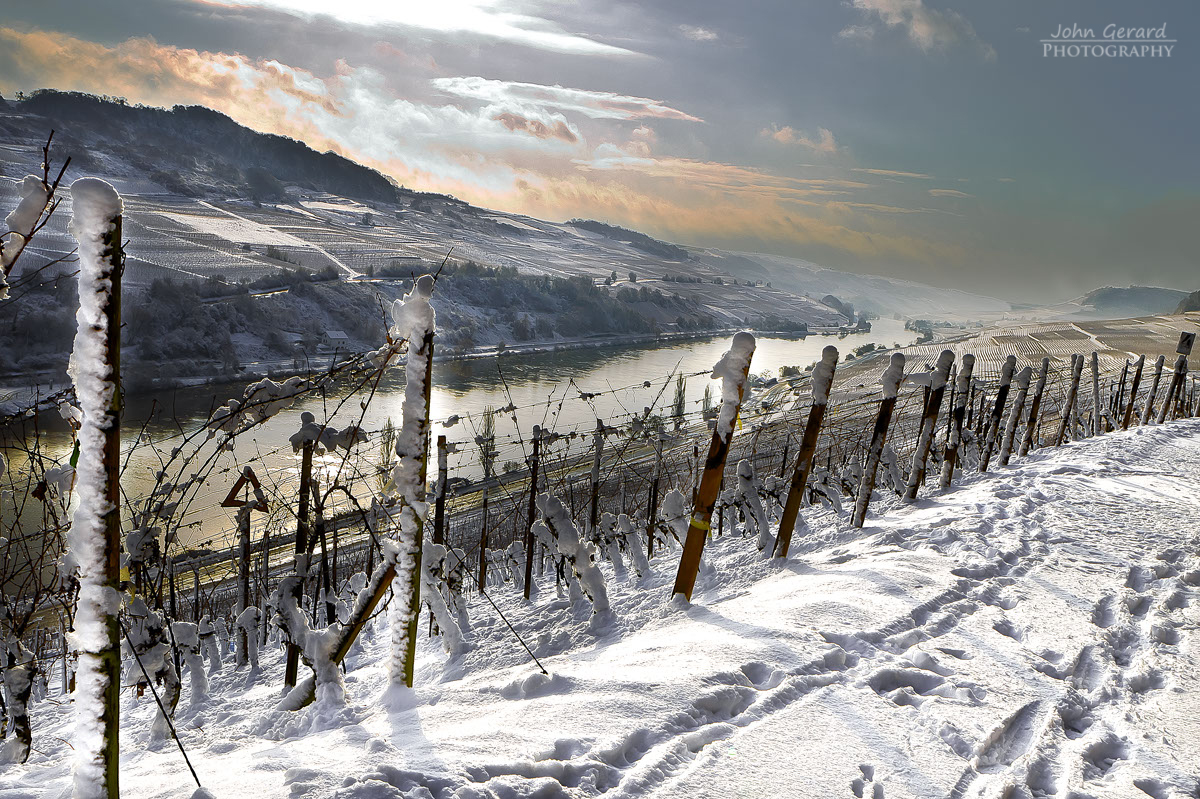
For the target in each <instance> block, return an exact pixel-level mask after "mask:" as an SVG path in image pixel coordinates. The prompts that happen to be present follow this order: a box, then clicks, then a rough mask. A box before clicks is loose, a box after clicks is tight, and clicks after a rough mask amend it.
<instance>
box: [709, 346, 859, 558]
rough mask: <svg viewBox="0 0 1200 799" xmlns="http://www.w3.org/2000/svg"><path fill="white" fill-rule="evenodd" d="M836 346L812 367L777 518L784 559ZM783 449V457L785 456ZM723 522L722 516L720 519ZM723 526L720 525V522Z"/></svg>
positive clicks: (826, 399)
mask: <svg viewBox="0 0 1200 799" xmlns="http://www.w3.org/2000/svg"><path fill="white" fill-rule="evenodd" d="M837 361H838V351H837V347H833V346H830V347H826V348H825V350H824V351H823V352H822V353H821V363H820V364H818V365H817V366H816V367H814V369H813V383H812V393H813V398H812V407H811V408H809V410H808V422H807V423H806V424H805V425H804V437H803V438H801V439H800V454H799V456H798V457H797V458H796V468H795V469H794V470H793V472H792V482H791V484H790V485H789V486H788V492H787V499H786V500H784V503H783V516H782V517H781V518H780V520H779V535H778V537H777V538H776V539H775V555H776V556H778V557H780V558H786V557H787V555H788V547H790V546H791V545H792V533H793V532H794V531H795V528H796V517H797V516H799V515H800V503H801V500H803V498H804V491H805V488H807V486H808V476H809V475H810V474H811V473H812V464H813V456H814V455H815V454H816V452H817V438H818V437H819V436H820V435H821V423H822V421H824V419H825V410H826V408H828V407H829V388H830V385H831V384H832V383H833V376H834V372H835V370H836V369H837ZM825 368H827V369H828V374H827V375H824V374H823V375H821V376H820V377H821V380H822V383H821V385H818V384H817V383H816V380H817V378H818V375H817V374H816V370H817V369H825ZM786 453H787V448H786V446H785V448H784V457H785V458H786V457H787V454H786ZM721 521H722V522H723V521H724V519H721ZM722 526H723V525H722Z"/></svg>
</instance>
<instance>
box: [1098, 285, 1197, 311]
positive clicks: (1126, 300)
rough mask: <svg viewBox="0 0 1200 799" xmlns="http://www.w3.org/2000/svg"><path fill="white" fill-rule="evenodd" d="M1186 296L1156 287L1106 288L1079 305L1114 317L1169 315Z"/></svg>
mask: <svg viewBox="0 0 1200 799" xmlns="http://www.w3.org/2000/svg"><path fill="white" fill-rule="evenodd" d="M1186 296H1188V295H1187V292H1186V291H1179V290H1178V289H1164V288H1158V287H1155V286H1129V287H1128V288H1118V287H1115V286H1105V287H1104V288H1099V289H1096V290H1095V291H1092V292H1089V293H1087V294H1085V295H1084V296H1083V297H1081V298H1080V299H1079V304H1080V305H1087V306H1090V307H1092V308H1095V309H1096V310H1097V311H1100V312H1102V313H1108V314H1113V315H1114V316H1145V315H1148V314H1160V313H1169V312H1170V311H1171V309H1172V308H1174V307H1175V306H1176V305H1178V304H1179V303H1180V301H1182V300H1183V299H1184V298H1185V297H1186Z"/></svg>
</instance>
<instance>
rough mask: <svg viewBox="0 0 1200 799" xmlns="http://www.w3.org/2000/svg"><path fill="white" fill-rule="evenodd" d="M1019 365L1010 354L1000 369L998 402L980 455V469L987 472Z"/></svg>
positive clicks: (997, 392) (997, 390)
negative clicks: (1005, 404) (1015, 370)
mask: <svg viewBox="0 0 1200 799" xmlns="http://www.w3.org/2000/svg"><path fill="white" fill-rule="evenodd" d="M1016 366H1017V357H1016V356H1015V355H1010V356H1008V357H1007V358H1005V360H1004V366H1003V368H1001V369H1000V386H999V387H998V388H997V389H996V402H995V404H993V405H992V415H991V416H990V417H988V422H987V437H986V438H985V439H984V442H983V452H982V453H981V454H980V456H979V471H981V472H986V471H987V470H988V463H989V462H990V461H991V459H992V448H993V447H994V446H995V445H996V438H997V437H998V436H999V435H1000V422H1001V420H1002V419H1003V418H1004V403H1005V402H1007V401H1008V390H1009V388H1010V387H1011V385H1012V378H1013V370H1014V369H1015V368H1016Z"/></svg>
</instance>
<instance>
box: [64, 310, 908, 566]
mask: <svg viewBox="0 0 1200 799" xmlns="http://www.w3.org/2000/svg"><path fill="white" fill-rule="evenodd" d="M915 336H916V334H915V333H913V332H911V331H907V330H905V329H904V325H903V323H902V322H900V321H896V320H891V319H880V320H876V321H874V322H873V330H872V331H871V332H870V333H854V334H849V335H844V336H840V337H839V336H821V335H812V336H809V337H807V338H805V339H793V338H776V337H771V336H762V337H760V338H759V339H758V345H757V349H756V351H755V354H754V358H753V361H752V363H751V371H752V372H753V373H755V374H765V375H768V376H777V375H778V373H779V368H780V367H782V366H797V367H800V368H802V369H803V368H804V367H805V366H808V365H810V364H812V363H813V362H815V361H816V360H817V359H818V358H819V357H820V355H821V350H822V349H823V348H824V347H825V346H826V345H829V344H834V345H835V346H837V347H838V349H839V351H840V352H841V353H842V355H843V358H844V357H845V353H848V352H850V351H851V350H853V349H854V348H856V347H859V346H862V345H864V344H867V343H872V342H873V343H877V344H881V345H886V346H889V347H890V346H892V345H893V344H900V345H908V344H910V343H912V342H913V341H914V339H915ZM729 340H730V337H729V336H721V337H713V338H704V339H694V340H687V341H673V342H669V343H664V344H659V345H654V344H649V345H647V344H642V345H622V346H605V347H597V348H594V349H576V350H568V351H560V352H540V353H513V354H506V355H501V356H499V357H496V358H483V359H475V360H459V361H453V360H448V361H440V362H437V363H435V364H434V368H433V391H432V401H431V418H432V420H433V430H432V434H433V436H434V438H435V439H436V437H437V436H438V435H446V436H447V438H448V440H449V441H450V442H452V443H455V444H457V445H458V451H457V452H455V453H453V454H452V455H451V456H450V470H451V472H450V473H451V475H456V476H461V477H466V478H469V479H474V478H477V477H479V476H480V474H481V468H480V465H479V451H478V447H477V446H476V444H475V436H476V435H477V434H478V433H479V428H480V425H481V423H482V417H483V414H484V410H485V408H487V407H489V406H491V407H493V408H503V407H505V406H509V405H510V404H511V405H514V406H516V410H515V412H509V413H503V414H496V416H495V428H496V429H495V435H496V446H497V457H496V466H497V468H498V469H502V468H503V466H504V464H505V463H506V462H510V461H515V462H518V463H521V462H523V461H524V458H525V451H526V448H527V445H523V444H522V439H523V440H525V441H528V439H529V438H530V434H531V431H532V426H533V425H535V424H540V425H543V426H544V427H546V428H549V429H552V430H554V431H556V432H558V433H563V434H567V433H570V432H572V431H576V432H578V433H580V434H584V435H587V434H589V433H590V432H591V431H592V430H593V429H594V427H595V425H596V419H597V418H600V419H603V420H605V422H606V424H610V425H620V424H622V423H626V424H627V423H628V421H629V419H630V417H631V415H637V414H641V413H642V412H643V410H644V409H645V408H646V407H647V406H651V405H653V406H654V411H653V412H654V413H657V414H660V415H662V416H668V415H669V414H670V408H671V403H672V400H673V398H674V393H675V383H674V378H672V377H671V376H672V375H678V374H683V375H685V376H687V377H686V391H685V393H686V410H687V412H689V413H694V412H697V411H698V410H699V408H700V405H701V403H702V400H703V397H704V392H705V387H706V386H708V385H712V386H713V389H712V390H713V395H714V396H715V397H719V395H720V387H719V386H718V385H716V384H715V383H714V381H712V380H711V379H710V378H709V375H708V373H709V370H711V368H712V366H713V364H714V363H716V361H717V360H718V359H719V358H720V357H721V354H722V353H723V352H724V351H725V350H726V349H727V348H728V346H729ZM647 381H648V382H649V383H650V386H649V387H648V388H647V387H646V385H645V384H646V382H647ZM403 386H404V380H403V370H402V369H394V370H391V373H390V374H388V375H387V376H385V378H384V380H383V381H382V382H381V384H380V387H379V391H378V393H377V394H376V396H375V397H374V399H373V401H372V402H371V403H370V405H369V406H368V408H367V411H366V414H365V417H364V419H363V428H364V429H365V430H367V431H371V432H376V431H379V430H380V429H381V428H383V426H384V425H385V424H386V422H387V420H388V419H389V418H390V419H391V420H392V421H393V422H394V423H395V424H399V421H400V416H401V407H402V403H403ZM242 388H243V387H242V386H215V387H214V386H203V387H195V388H186V389H176V390H170V391H162V392H157V393H153V394H143V395H138V396H133V397H130V398H129V399H128V402H127V406H126V412H125V416H124V420H123V423H122V434H123V438H124V439H125V442H126V446H127V447H128V445H129V444H130V442H132V441H133V440H134V439H135V437H136V436H138V434H139V433H140V432H141V431H142V430H143V425H144V426H145V427H144V430H145V435H147V436H148V437H149V439H150V440H151V441H154V442H156V443H157V445H158V446H157V450H158V451H163V450H164V449H165V450H168V451H169V449H170V448H172V447H174V446H175V445H177V444H178V443H179V440H180V438H179V433H180V431H181V430H183V431H191V430H194V429H196V428H197V427H198V426H200V425H202V424H203V422H204V420H205V419H206V418H207V416H208V414H209V412H210V410H211V409H212V408H213V407H215V406H216V405H219V404H221V403H223V402H224V401H225V400H226V399H228V398H229V397H234V396H240V395H241V392H242ZM586 394H594V395H595V396H593V397H586V396H585V395H586ZM341 398H342V397H341V396H336V395H333V396H329V397H324V398H322V397H315V396H313V397H307V398H305V399H303V400H302V401H300V402H298V403H297V404H296V405H295V406H293V407H292V408H290V409H288V410H285V411H283V412H281V413H279V414H278V415H277V416H275V417H274V418H272V419H271V420H269V421H268V422H266V423H265V424H263V425H262V426H260V427H259V428H257V429H255V430H254V431H253V434H252V435H250V436H244V437H241V438H239V440H238V442H237V445H236V447H235V449H234V451H233V452H232V453H225V454H222V455H221V456H220V462H219V464H218V466H217V468H216V469H214V470H213V471H212V473H211V476H210V478H209V480H208V482H207V483H206V484H205V485H204V487H203V488H201V489H200V491H199V492H198V494H197V497H196V499H195V500H194V501H193V502H192V503H191V505H190V507H189V509H188V511H187V515H186V516H185V519H184V521H185V523H186V524H187V525H190V526H188V527H186V528H184V529H183V530H182V531H181V539H182V543H184V544H185V545H187V546H196V545H202V544H203V543H204V542H206V541H211V540H213V539H214V538H217V537H223V534H224V533H225V532H227V531H229V530H230V529H232V527H233V526H234V519H233V513H232V511H230V510H229V509H225V508H221V507H220V506H219V503H220V501H221V499H222V498H223V497H224V495H225V493H226V492H227V491H228V490H229V488H230V486H231V485H232V484H233V482H234V480H235V479H236V476H237V474H238V471H239V470H240V468H241V466H242V465H244V464H246V463H250V464H252V466H253V468H254V470H255V471H256V472H257V473H258V475H259V477H260V479H261V480H262V482H263V483H264V484H266V483H279V482H283V481H285V480H286V481H290V480H291V479H292V478H293V476H294V475H295V473H296V472H297V470H298V462H299V459H298V456H295V455H294V454H293V453H292V450H291V447H290V446H289V445H288V443H287V442H288V438H289V437H290V436H291V435H292V434H293V433H294V432H295V431H296V430H297V429H298V428H299V417H300V413H301V412H303V411H311V412H312V413H313V414H314V415H315V416H316V418H317V420H318V421H323V420H325V419H327V418H328V414H329V413H330V412H331V411H332V410H333V408H334V406H336V405H337V403H338V401H339V400H340V399H341ZM361 412H362V411H361V409H360V407H359V403H358V401H357V399H355V400H352V401H350V402H348V403H346V404H345V406H343V408H342V411H341V412H340V413H339V414H337V415H336V416H335V417H334V418H333V422H332V423H333V424H334V425H335V426H338V427H341V426H344V425H345V424H348V423H349V422H352V421H356V420H357V418H358V416H359V414H360V413H361ZM514 413H515V417H516V422H515V423H514V419H513V417H514ZM453 416H458V417H459V421H458V422H457V423H455V424H451V425H447V424H446V422H447V421H448V420H450V419H451V417H453ZM68 444H69V442H68V440H67V438H66V435H65V433H64V432H62V431H61V430H59V431H54V430H51V431H48V432H44V433H43V444H42V446H43V449H44V450H46V451H48V452H50V453H52V454H53V455H54V456H56V457H59V458H65V457H66V456H67V454H68V452H67V446H68ZM362 446H364V447H370V448H371V450H370V452H371V460H372V461H378V460H380V456H379V455H377V454H376V453H377V451H378V449H379V445H378V443H376V441H375V440H372V441H371V443H368V444H364V445H362ZM155 450H156V448H154V447H148V446H145V445H143V446H139V447H137V448H136V449H135V450H134V451H133V453H132V457H130V458H129V462H128V466H127V468H126V470H125V472H124V477H123V484H124V486H125V490H126V493H127V494H128V495H129V496H131V497H137V496H143V495H144V494H145V493H146V492H147V490H148V486H149V485H151V484H152V483H153V481H154V474H155V473H156V472H157V471H158V470H159V469H160V468H161V466H160V463H159V456H158V454H157V453H156V451H155ZM338 460H340V459H338ZM335 462H336V461H335V459H334V458H333V457H329V456H327V457H326V458H325V459H324V463H323V464H322V463H321V462H320V459H319V461H318V468H320V467H321V466H322V465H324V466H325V467H326V468H329V467H330V465H331V464H334V463H335Z"/></svg>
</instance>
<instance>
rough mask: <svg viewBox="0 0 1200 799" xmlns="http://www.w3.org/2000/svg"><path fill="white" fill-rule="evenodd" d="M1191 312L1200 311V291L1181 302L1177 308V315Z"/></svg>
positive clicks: (1194, 292)
mask: <svg viewBox="0 0 1200 799" xmlns="http://www.w3.org/2000/svg"><path fill="white" fill-rule="evenodd" d="M1190 311H1200V291H1193V292H1192V293H1191V294H1189V295H1187V296H1186V297H1184V298H1183V300H1182V301H1180V303H1179V305H1177V306H1176V307H1175V313H1188V312H1190Z"/></svg>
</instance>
